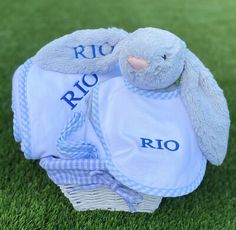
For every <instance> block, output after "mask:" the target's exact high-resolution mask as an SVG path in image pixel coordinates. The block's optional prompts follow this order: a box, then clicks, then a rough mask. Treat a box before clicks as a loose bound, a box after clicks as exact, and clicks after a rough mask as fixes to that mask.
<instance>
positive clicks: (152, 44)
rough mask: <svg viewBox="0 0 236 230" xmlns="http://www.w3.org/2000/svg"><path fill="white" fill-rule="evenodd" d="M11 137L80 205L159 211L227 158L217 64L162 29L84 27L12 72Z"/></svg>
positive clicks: (227, 123) (225, 114) (223, 103)
mask: <svg viewBox="0 0 236 230" xmlns="http://www.w3.org/2000/svg"><path fill="white" fill-rule="evenodd" d="M12 109H13V113H14V122H13V123H14V136H15V140H16V141H17V142H20V143H21V150H22V151H23V152H24V155H25V157H26V158H27V159H34V160H39V162H40V166H41V167H42V168H43V169H44V170H45V171H46V172H47V175H48V176H49V178H50V179H51V180H52V181H53V182H54V183H55V184H56V185H58V186H59V187H60V188H61V191H62V192H63V193H64V195H65V196H66V197H67V198H68V199H69V200H70V202H71V203H72V205H73V207H74V208H75V209H76V210H78V211H84V210H94V209H104V210H112V211H115V210H116V211H129V212H154V211H155V210H156V209H157V208H158V207H159V205H160V202H161V200H162V198H163V197H177V196H183V195H186V194H189V193H191V192H193V191H194V190H195V189H196V188H197V187H198V186H199V185H200V183H201V181H202V179H203V177H204V174H205V169H206V163H207V160H208V161H210V162H211V163H212V164H214V165H220V164H221V163H222V162H223V160H224V158H225V155H226V152H227V143H228V135H229V126H230V118H229V112H228V107H227V102H226V100H225V97H224V95H223V91H222V90H221V89H220V88H219V86H218V84H217V83H216V81H215V80H214V77H213V76H212V74H211V73H210V71H209V70H208V69H207V68H206V67H205V66H204V65H203V64H202V62H201V61H200V60H199V59H198V58H197V57H196V56H195V55H194V54H193V53H192V52H191V51H190V50H189V49H188V48H187V46H186V44H185V43H184V42H183V41H182V40H181V39H180V38H178V37H177V36H176V35H174V34H172V33H170V32H168V31H165V30H161V29H157V28H142V29H138V30H136V31H134V32H132V33H128V32H126V31H124V30H122V29H117V28H109V29H94V30H79V31H76V32H74V33H72V34H69V35H66V36H63V37H61V38H59V39H56V40H54V41H52V42H50V43H49V44H47V45H46V46H44V47H43V48H42V49H40V50H39V51H38V53H36V55H35V56H34V57H32V58H30V59H28V60H27V61H26V62H25V63H24V64H23V65H21V66H20V67H19V68H18V69H17V70H16V72H15V74H14V77H13V90H12Z"/></svg>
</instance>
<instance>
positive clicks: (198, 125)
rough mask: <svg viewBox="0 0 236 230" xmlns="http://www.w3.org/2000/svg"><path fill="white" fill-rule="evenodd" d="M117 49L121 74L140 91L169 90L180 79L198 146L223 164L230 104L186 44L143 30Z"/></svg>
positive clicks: (157, 31)
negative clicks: (228, 104)
mask: <svg viewBox="0 0 236 230" xmlns="http://www.w3.org/2000/svg"><path fill="white" fill-rule="evenodd" d="M117 49H119V51H118V53H119V55H118V59H119V63H120V68H121V72H122V75H123V76H124V77H125V78H126V79H127V80H128V81H129V82H130V84H132V85H134V86H136V87H138V88H140V89H146V90H155V91H170V90H173V89H174V88H176V80H178V79H180V93H181V98H182V101H183V103H184V105H185V108H186V110H187V112H188V115H189V117H190V119H191V123H192V126H193V128H194V131H195V133H196V136H197V141H198V145H199V147H200V149H201V151H202V153H203V154H204V155H205V156H206V158H207V159H208V160H209V161H210V162H211V163H212V164H215V165H219V164H221V163H222V162H223V160H224V158H225V155H226V152H227V143H228V135H229V125H230V118H229V111H228V107H227V103H226V100H225V97H224V95H223V91H222V90H221V89H220V88H219V86H218V85H217V82H216V81H215V79H214V78H213V76H212V74H211V73H210V71H209V70H208V69H207V68H206V67H205V66H204V65H203V64H202V63H201V61H200V60H199V59H198V58H197V57H196V56H195V55H194V54H193V53H192V52H191V51H190V50H189V49H188V48H187V47H186V44H185V43H184V42H183V41H182V40H181V39H180V38H178V37H177V36H175V35H174V34H172V33H170V32H167V31H164V30H161V29H156V28H144V29H138V30H137V31H135V32H134V33H131V34H129V35H128V36H127V37H126V38H125V39H124V40H123V41H121V43H120V44H119V45H118V46H117ZM114 53H115V52H114ZM173 112H174V111H173Z"/></svg>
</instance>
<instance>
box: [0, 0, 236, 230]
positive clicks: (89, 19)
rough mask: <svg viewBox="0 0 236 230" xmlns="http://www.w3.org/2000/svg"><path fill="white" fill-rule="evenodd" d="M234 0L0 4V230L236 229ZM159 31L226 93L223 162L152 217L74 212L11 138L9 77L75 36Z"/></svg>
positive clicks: (54, 0)
mask: <svg viewBox="0 0 236 230" xmlns="http://www.w3.org/2000/svg"><path fill="white" fill-rule="evenodd" d="M235 12H236V1H235V0H225V1H222V0H207V1H206V0H188V1H187V0H186V1H184V0H159V1H157V0H155V1H154V0H150V1H144V0H119V1H111V0H106V1H102V0H100V1H89V0H87V1H85V0H72V1H69V0H67V1H66V0H63V1H59V0H38V1H33V0H24V1H23V0H18V1H13V0H1V1H0V229H89V230H91V229H236V180H235V178H236V153H235V151H236V143H235V142H236V127H235V118H236V103H235V102H236V39H235V37H236V27H235V22H236V14H235ZM109 26H116V27H122V28H124V29H126V30H128V31H133V30H135V29H136V28H138V27H146V26H153V27H160V28H164V29H167V30H170V31H172V32H174V33H176V34H177V35H179V36H180V37H181V38H182V39H183V40H185V41H186V42H187V44H188V46H189V47H190V48H191V49H192V50H193V51H194V52H195V53H196V54H197V55H198V56H199V57H200V59H202V61H203V62H204V63H205V64H206V65H207V66H208V67H209V68H210V69H211V70H212V72H213V73H214V75H215V76H216V79H217V81H218V82H219V84H220V86H221V87H222V88H223V89H224V92H225V96H226V97H227V100H228V104H229V108H230V113H231V120H232V125H231V133H230V141H229V150H228V155H227V158H226V160H225V162H224V164H223V165H222V166H221V167H214V166H211V165H208V167H207V172H206V175H205V179H204V181H203V182H202V184H201V186H200V187H199V188H198V189H197V190H196V191H195V192H194V193H192V194H190V195H188V196H184V197H180V198H175V199H165V200H164V201H163V202H162V204H161V206H160V209H159V210H158V211H156V212H155V213H154V214H129V213H122V212H106V211H93V212H82V213H79V212H76V211H74V210H73V208H72V207H71V205H70V203H69V201H68V200H67V199H66V198H64V196H63V194H62V193H61V192H60V191H59V189H58V188H57V187H56V186H55V185H54V184H53V183H52V182H51V181H50V180H49V179H48V178H47V176H46V174H45V172H44V171H43V170H42V169H41V168H40V167H39V166H38V162H33V161H27V160H25V159H24V157H23V155H22V154H21V152H20V150H19V145H18V144H16V143H15V142H14V140H13V136H12V113H11V109H10V105H11V76H12V74H13V71H14V70H15V69H16V67H17V66H18V65H19V64H21V63H23V62H24V61H25V60H26V59H27V58H28V57H30V56H33V55H34V54H35V52H36V51H37V50H38V49H39V48H41V47H42V46H43V45H44V44H46V43H47V42H49V41H51V40H52V39H55V38H57V37H60V36H62V35H64V34H66V33H70V32H72V31H74V30H77V29H83V28H99V27H109Z"/></svg>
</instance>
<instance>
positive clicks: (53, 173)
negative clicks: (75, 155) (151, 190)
mask: <svg viewBox="0 0 236 230" xmlns="http://www.w3.org/2000/svg"><path fill="white" fill-rule="evenodd" d="M40 166H41V167H42V168H44V169H45V170H46V171H47V174H48V176H49V178H50V179H51V180H52V181H53V182H54V183H55V184H57V185H68V184H71V185H78V186H75V187H74V186H73V188H72V189H71V191H69V192H70V193H71V194H73V193H74V192H76V191H78V190H91V189H96V188H100V187H107V188H109V189H111V190H112V191H114V192H116V193H117V194H118V195H119V196H120V197H121V198H123V199H124V201H125V202H126V203H127V205H128V206H129V209H130V211H131V212H135V211H136V207H135V205H136V204H137V203H139V202H141V201H142V200H143V197H142V196H141V195H140V194H138V193H137V192H135V191H133V190H131V189H129V188H127V187H125V186H123V185H122V184H120V183H119V182H118V181H116V180H115V178H114V177H113V176H111V175H110V174H109V173H108V172H107V170H106V167H105V162H104V161H103V160H98V159H80V160H78V159H76V160H70V159H58V158H55V157H45V158H42V159H41V160H40Z"/></svg>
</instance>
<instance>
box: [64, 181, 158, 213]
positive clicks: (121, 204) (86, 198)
mask: <svg viewBox="0 0 236 230" xmlns="http://www.w3.org/2000/svg"><path fill="white" fill-rule="evenodd" d="M60 188H61V191H62V192H63V193H64V195H65V196H66V197H67V198H68V199H69V200H70V202H71V204H72V205H73V207H74V209H75V210H77V211H87V210H96V209H102V210H109V211H125V212H130V210H129V207H128V205H127V204H126V203H125V201H124V200H123V199H122V198H121V197H120V196H119V195H117V194H116V193H115V192H113V191H112V190H110V189H108V188H98V189H93V190H80V189H79V187H78V185H61V186H60ZM71 190H74V192H73V193H72V192H71ZM142 196H143V201H142V202H140V203H138V204H137V205H136V212H149V213H152V212H154V211H155V210H156V209H157V208H158V207H159V204H160V203H161V199H162V197H157V196H149V195H144V194H142Z"/></svg>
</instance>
